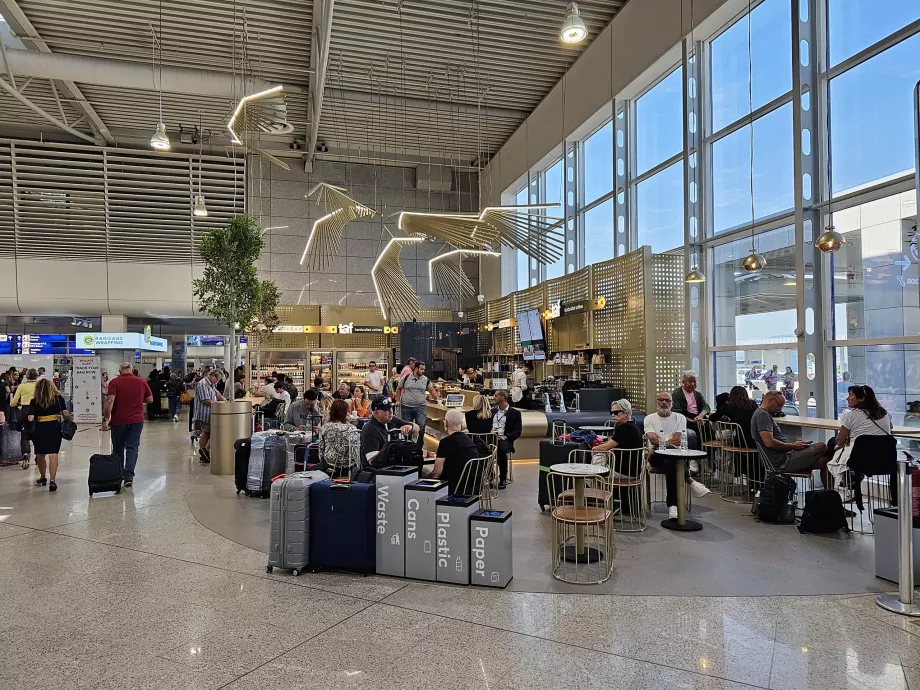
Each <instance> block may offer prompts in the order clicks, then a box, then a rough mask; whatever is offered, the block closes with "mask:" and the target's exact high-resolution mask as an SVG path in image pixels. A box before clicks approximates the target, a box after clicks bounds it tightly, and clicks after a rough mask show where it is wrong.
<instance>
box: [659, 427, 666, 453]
mask: <svg viewBox="0 0 920 690" xmlns="http://www.w3.org/2000/svg"><path fill="white" fill-rule="evenodd" d="M665 448H667V444H666V443H665V438H664V429H659V430H658V450H664V449H665Z"/></svg>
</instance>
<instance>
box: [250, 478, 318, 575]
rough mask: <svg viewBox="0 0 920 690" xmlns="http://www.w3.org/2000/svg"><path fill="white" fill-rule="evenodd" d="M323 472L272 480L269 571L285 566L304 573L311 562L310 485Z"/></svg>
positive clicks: (286, 568)
mask: <svg viewBox="0 0 920 690" xmlns="http://www.w3.org/2000/svg"><path fill="white" fill-rule="evenodd" d="M328 478H329V477H328V476H327V475H326V474H324V473H323V472H297V473H295V474H292V475H290V476H287V477H283V478H281V479H279V480H277V481H275V482H273V483H272V487H271V518H270V520H269V539H268V565H267V566H266V567H265V571H266V572H269V573H270V572H272V570H273V569H275V568H284V569H285V570H291V571H293V573H294V575H300V571H301V570H303V569H304V568H305V567H306V566H307V564H308V563H309V561H310V486H311V485H313V484H315V483H316V482H319V481H322V480H323V479H328Z"/></svg>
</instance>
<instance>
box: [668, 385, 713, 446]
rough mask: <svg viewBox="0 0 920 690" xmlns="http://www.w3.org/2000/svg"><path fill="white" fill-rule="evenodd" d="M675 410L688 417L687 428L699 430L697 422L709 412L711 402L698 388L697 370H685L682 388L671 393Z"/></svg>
mask: <svg viewBox="0 0 920 690" xmlns="http://www.w3.org/2000/svg"><path fill="white" fill-rule="evenodd" d="M671 398H672V401H673V404H674V411H675V412H676V413H677V414H682V415H683V416H684V417H686V418H687V428H688V429H693V431H695V432H697V433H699V432H698V429H697V425H696V423H697V422H699V421H701V420H703V419H705V418H706V415H707V414H709V411H710V408H709V404H708V403H707V402H706V398H704V397H703V394H702V393H700V392H699V391H698V390H697V389H696V372H695V371H685V372H684V376H683V379H682V380H681V384H680V388H677V389H675V390H674V391H673V392H672V393H671Z"/></svg>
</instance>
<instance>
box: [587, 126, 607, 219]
mask: <svg viewBox="0 0 920 690" xmlns="http://www.w3.org/2000/svg"><path fill="white" fill-rule="evenodd" d="M584 154H585V194H584V201H585V203H586V204H590V203H591V202H592V201H594V200H595V199H597V198H598V197H602V196H604V194H608V193H610V192H612V191H613V122H608V123H607V124H606V125H604V126H603V127H601V128H600V129H599V130H597V132H595V133H594V134H592V135H591V136H590V137H589V138H588V139H586V140H585V143H584Z"/></svg>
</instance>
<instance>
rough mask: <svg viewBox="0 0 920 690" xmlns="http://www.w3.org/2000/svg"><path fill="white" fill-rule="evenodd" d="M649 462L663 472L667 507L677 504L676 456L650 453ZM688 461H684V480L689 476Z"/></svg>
mask: <svg viewBox="0 0 920 690" xmlns="http://www.w3.org/2000/svg"><path fill="white" fill-rule="evenodd" d="M667 447H668V448H673V446H667ZM649 464H650V465H651V466H652V467H654V468H655V469H656V470H661V471H663V472H664V485H665V492H666V495H665V503H667V505H668V508H670V507H671V506H676V505H677V458H675V457H671V456H668V455H658V454H657V453H652V456H651V457H650V458H649ZM688 466H689V463H686V462H685V463H684V473H685V475H686V476H685V477H684V481H686V480H687V479H688V478H689V477H690V470H689V469H688Z"/></svg>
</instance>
